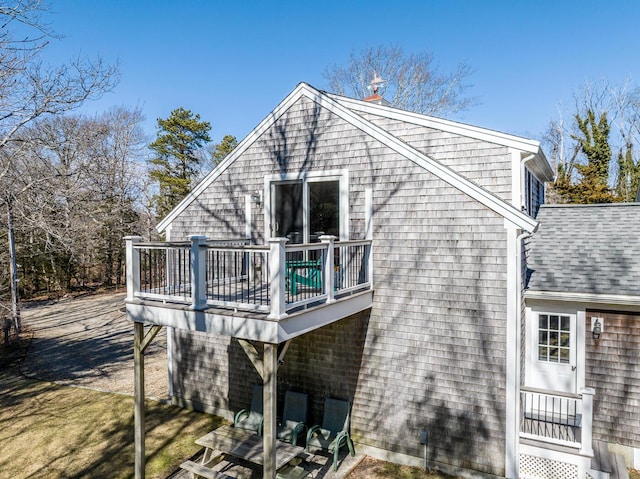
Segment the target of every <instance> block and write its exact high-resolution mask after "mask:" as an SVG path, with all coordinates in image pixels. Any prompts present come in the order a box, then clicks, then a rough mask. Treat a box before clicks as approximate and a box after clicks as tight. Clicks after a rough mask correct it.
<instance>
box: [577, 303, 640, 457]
mask: <svg viewBox="0 0 640 479" xmlns="http://www.w3.org/2000/svg"><path fill="white" fill-rule="evenodd" d="M591 317H599V318H603V320H604V321H603V322H604V328H605V330H604V332H605V334H603V335H602V336H601V338H600V339H598V340H594V339H593V337H591V335H587V341H586V342H587V348H586V353H585V359H586V382H587V384H589V385H592V386H593V387H594V388H595V390H596V395H595V397H594V404H593V411H594V418H593V419H594V424H593V435H594V437H596V438H598V439H600V440H602V441H606V442H608V443H612V444H624V445H627V446H631V447H635V448H638V447H640V428H638V424H640V399H639V397H640V314H639V313H616V312H611V311H597V310H588V311H587V314H586V322H587V330H590V329H591Z"/></svg>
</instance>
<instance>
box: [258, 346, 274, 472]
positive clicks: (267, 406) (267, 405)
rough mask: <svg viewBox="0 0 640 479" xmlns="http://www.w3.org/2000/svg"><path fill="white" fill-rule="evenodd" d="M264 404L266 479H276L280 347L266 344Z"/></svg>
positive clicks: (263, 387)
mask: <svg viewBox="0 0 640 479" xmlns="http://www.w3.org/2000/svg"><path fill="white" fill-rule="evenodd" d="M263 373H264V376H263V378H262V379H263V386H262V394H263V402H264V426H263V434H264V469H263V474H262V477H263V478H264V479H275V478H276V414H277V413H276V406H277V402H278V401H277V399H278V388H277V383H278V381H277V379H278V376H277V374H278V346H277V345H276V344H270V343H265V344H264V359H263Z"/></svg>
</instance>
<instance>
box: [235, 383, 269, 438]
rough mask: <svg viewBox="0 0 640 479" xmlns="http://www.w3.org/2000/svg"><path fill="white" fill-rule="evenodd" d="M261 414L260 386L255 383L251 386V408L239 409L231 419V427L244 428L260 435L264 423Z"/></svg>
mask: <svg viewBox="0 0 640 479" xmlns="http://www.w3.org/2000/svg"><path fill="white" fill-rule="evenodd" d="M262 414H263V408H262V386H261V385H259V384H256V385H254V386H253V395H252V397H251V408H250V409H241V410H240V411H238V412H237V413H236V416H235V418H234V420H233V427H238V428H241V429H246V430H247V431H251V432H253V433H255V434H258V435H260V436H262V425H263V423H264V417H263V415H262Z"/></svg>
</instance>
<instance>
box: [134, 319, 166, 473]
mask: <svg viewBox="0 0 640 479" xmlns="http://www.w3.org/2000/svg"><path fill="white" fill-rule="evenodd" d="M161 329H162V326H152V327H151V329H150V330H149V331H148V332H147V334H146V335H145V333H144V323H140V322H134V323H133V338H134V339H133V364H134V366H133V367H134V379H133V381H134V385H133V389H134V413H133V424H134V426H133V427H134V448H135V457H134V461H135V479H144V468H145V449H144V435H145V429H144V412H145V411H144V351H145V350H146V349H147V346H149V344H150V343H151V341H153V338H155V337H156V334H158V332H159V331H160V330H161Z"/></svg>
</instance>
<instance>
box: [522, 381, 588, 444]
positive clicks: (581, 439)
mask: <svg viewBox="0 0 640 479" xmlns="http://www.w3.org/2000/svg"><path fill="white" fill-rule="evenodd" d="M593 395H594V390H593V389H590V388H587V389H585V390H583V391H582V393H580V394H566V393H561V392H557V391H548V390H545V389H536V388H529V387H522V388H520V437H522V438H527V439H534V440H538V441H542V442H548V443H552V444H558V445H564V446H569V447H575V448H578V449H579V450H580V453H581V454H586V455H588V454H592V453H593V450H592V430H591V427H592V418H593Z"/></svg>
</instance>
